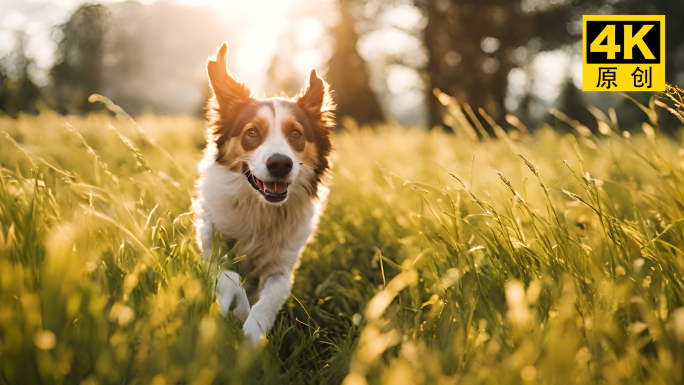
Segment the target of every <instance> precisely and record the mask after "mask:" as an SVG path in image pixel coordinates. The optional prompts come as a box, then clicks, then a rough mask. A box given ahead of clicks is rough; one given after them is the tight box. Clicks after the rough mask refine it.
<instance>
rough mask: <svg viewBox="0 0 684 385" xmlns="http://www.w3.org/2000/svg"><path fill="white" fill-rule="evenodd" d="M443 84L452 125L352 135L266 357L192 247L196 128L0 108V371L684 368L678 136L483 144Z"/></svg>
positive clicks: (497, 373) (298, 379) (213, 377)
mask: <svg viewBox="0 0 684 385" xmlns="http://www.w3.org/2000/svg"><path fill="white" fill-rule="evenodd" d="M440 98H441V100H442V101H443V103H445V104H446V105H448V106H450V107H451V109H450V111H451V113H452V115H449V116H448V117H447V119H446V121H447V123H449V124H450V125H452V126H453V127H454V130H455V134H448V133H444V132H440V131H438V130H434V131H431V132H426V131H422V130H414V129H411V130H409V129H402V128H400V127H397V126H394V125H392V124H387V125H384V126H378V127H376V128H374V129H372V130H371V129H355V128H354V127H353V125H349V127H348V128H347V130H345V131H342V132H340V133H339V135H338V136H337V141H336V147H337V150H338V151H337V154H336V155H335V158H334V174H335V176H334V186H333V188H332V192H331V195H330V202H329V205H328V207H327V211H326V212H325V215H324V217H323V218H322V221H321V225H320V229H319V232H318V235H317V237H316V239H315V241H314V242H313V243H312V244H310V245H309V246H308V247H307V249H306V251H305V252H304V254H303V256H302V264H301V267H300V268H299V270H298V272H297V275H296V281H295V285H294V289H293V292H292V295H291V297H290V299H289V300H288V301H287V304H286V305H285V306H284V307H283V309H282V311H281V313H280V315H279V317H278V319H277V321H276V323H275V326H274V328H273V330H272V332H271V333H270V334H269V335H268V339H269V342H268V345H267V346H266V347H265V348H264V350H263V352H256V351H253V350H252V349H251V347H250V346H249V344H248V343H247V342H246V341H244V339H243V336H242V335H241V329H240V325H239V322H237V320H236V319H234V318H232V316H230V317H229V318H227V319H225V318H223V317H221V316H220V315H219V314H218V305H217V304H216V302H215V295H214V290H213V283H214V282H215V278H216V275H217V270H216V269H217V268H216V265H215V264H206V263H203V262H202V260H201V258H200V257H199V256H198V255H199V248H198V246H197V244H196V242H195V240H194V239H195V235H194V228H193V225H192V222H193V220H194V217H193V213H192V212H191V211H190V207H191V199H192V196H193V183H194V180H195V178H196V162H197V161H198V160H199V158H200V156H201V153H200V152H201V149H202V147H203V145H204V143H203V141H204V140H203V128H204V123H203V121H201V120H199V119H195V118H190V117H155V116H141V117H139V118H137V119H136V121H137V123H136V122H133V121H132V120H131V119H130V118H127V116H126V115H122V114H118V115H117V116H114V114H105V113H102V114H96V115H90V116H86V117H72V116H67V117H62V116H58V115H53V114H50V113H43V114H42V115H40V116H38V117H30V116H22V117H20V118H19V119H18V120H12V119H9V118H1V119H0V127H1V129H0V130H1V131H4V132H6V134H3V135H2V137H0V165H1V166H2V170H1V171H0V172H1V175H2V178H0V229H1V231H0V384H63V383H65V384H154V385H161V384H171V383H188V384H210V383H227V384H252V383H266V384H286V383H297V384H300V383H301V384H304V383H305V384H338V383H344V384H347V385H362V384H366V383H368V384H393V385H395V384H396V385H401V384H475V383H483V384H518V383H530V384H532V383H540V384H542V383H543V384H570V383H572V384H585V383H606V384H607V383H625V384H626V383H653V384H656V383H657V384H678V383H682V382H684V281H683V279H684V223H683V222H684V149H683V148H682V144H681V143H678V142H677V141H676V140H675V139H672V138H668V137H664V136H661V135H659V133H658V124H657V123H658V122H657V117H656V115H655V113H654V112H653V110H652V108H654V107H643V111H644V114H643V118H644V124H643V125H640V126H638V127H636V129H635V128H634V127H629V129H630V130H631V135H628V134H626V133H624V132H623V129H627V127H619V122H618V120H617V118H616V117H615V116H614V113H610V112H608V111H606V112H605V114H603V113H601V112H600V111H597V110H595V111H593V112H594V113H595V115H596V117H597V120H598V121H599V126H598V127H599V132H592V131H591V130H589V129H588V128H586V127H584V126H582V125H579V124H578V123H577V122H574V121H572V120H570V119H568V118H567V117H565V116H564V115H562V113H560V112H554V113H555V114H556V116H557V117H558V118H559V119H558V125H559V127H561V126H563V128H564V129H566V130H572V133H570V134H559V133H558V131H557V130H554V129H552V128H551V127H549V126H546V127H542V128H540V129H538V130H536V131H535V132H534V134H530V133H529V132H527V131H526V130H525V128H524V127H522V126H520V125H518V127H519V128H518V129H515V128H511V127H509V129H510V130H509V131H508V133H506V132H504V131H503V129H501V128H500V127H495V128H494V132H495V133H496V137H492V138H490V139H487V138H479V139H478V135H477V132H478V131H479V130H480V128H479V127H470V126H469V125H467V123H466V122H465V120H464V117H463V116H462V115H461V113H460V112H459V111H461V110H460V109H459V108H457V105H456V102H455V101H453V100H450V99H449V98H448V97H447V96H446V95H441V96H440ZM110 108H111V109H113V110H114V111H115V112H116V108H115V107H113V106H110ZM636 108H638V107H637V106H635V109H636ZM510 121H511V122H513V123H516V122H515V121H514V120H510ZM223 253H225V251H223V250H221V251H220V253H219V254H218V255H217V257H220V256H221V255H223ZM214 261H215V259H214Z"/></svg>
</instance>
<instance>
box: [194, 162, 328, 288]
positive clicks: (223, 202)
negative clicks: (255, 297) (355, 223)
mask: <svg viewBox="0 0 684 385" xmlns="http://www.w3.org/2000/svg"><path fill="white" fill-rule="evenodd" d="M208 157H209V158H208V159H206V160H205V161H203V162H202V164H201V165H200V168H201V170H200V171H201V173H202V175H203V176H202V179H201V181H200V186H199V191H200V198H199V201H198V202H197V203H198V207H196V209H198V211H199V214H200V215H199V217H200V219H201V220H202V221H203V222H204V223H206V224H207V226H202V227H200V229H201V230H200V231H201V232H208V233H207V234H201V235H202V240H203V241H204V240H205V239H206V240H207V241H210V240H211V238H210V237H211V236H212V234H211V233H210V232H211V225H212V224H213V227H214V229H216V231H218V232H219V234H221V237H222V238H223V239H224V240H227V239H231V238H234V239H237V240H238V241H239V244H238V252H239V253H240V254H241V255H242V254H244V255H246V256H247V259H246V262H247V265H248V266H249V269H250V270H258V274H259V276H260V277H261V278H262V279H266V278H268V277H269V276H270V275H272V274H274V273H278V272H284V271H287V270H292V269H293V268H294V267H295V266H296V264H297V260H298V257H299V254H300V253H301V251H302V249H303V248H304V246H305V245H306V243H307V241H308V240H309V238H310V237H311V235H312V234H313V232H314V230H315V228H316V225H317V223H318V215H319V212H320V210H321V209H322V203H323V202H324V199H325V195H327V194H326V193H327V192H324V191H320V192H321V193H323V194H322V195H323V196H321V195H318V196H317V197H316V198H314V197H311V196H309V195H308V194H307V193H306V191H305V190H304V189H303V188H301V187H298V186H293V188H292V191H291V192H290V196H289V198H288V200H287V202H285V203H284V204H282V205H280V206H275V205H269V204H266V203H264V202H261V201H260V199H259V197H258V196H257V195H256V194H255V192H254V191H253V189H252V187H251V186H250V185H249V183H247V181H246V180H245V177H244V175H242V174H239V173H236V172H232V171H229V170H228V169H226V168H225V167H224V166H222V165H220V164H218V163H216V162H215V161H214V160H213V159H211V156H208ZM321 187H323V186H321ZM319 190H320V189H319ZM261 284H263V282H261ZM261 284H260V285H259V286H261Z"/></svg>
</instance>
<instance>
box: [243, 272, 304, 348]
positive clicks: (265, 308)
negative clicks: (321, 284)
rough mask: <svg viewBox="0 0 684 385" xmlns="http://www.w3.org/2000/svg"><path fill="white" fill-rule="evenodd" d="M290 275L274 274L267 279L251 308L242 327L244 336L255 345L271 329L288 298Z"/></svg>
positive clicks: (290, 287) (290, 285) (290, 284)
mask: <svg viewBox="0 0 684 385" xmlns="http://www.w3.org/2000/svg"><path fill="white" fill-rule="evenodd" d="M291 289H292V273H291V272H290V273H287V274H276V275H272V276H270V277H268V278H267V279H266V282H265V283H264V288H263V290H262V291H261V293H259V301H258V302H257V303H256V304H255V305H254V307H252V310H251V311H250V313H249V317H248V318H247V322H245V324H244V325H243V326H242V330H243V331H244V332H245V335H246V336H247V337H248V338H249V339H250V340H252V343H254V344H255V345H256V344H257V342H258V341H259V337H260V336H261V335H262V334H266V333H267V332H268V331H269V330H271V328H272V327H273V323H274V322H275V318H276V316H277V315H278V312H279V311H280V308H281V307H282V306H283V304H284V303H285V300H287V297H289V296H290V290H291Z"/></svg>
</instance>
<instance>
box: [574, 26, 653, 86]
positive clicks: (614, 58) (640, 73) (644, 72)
mask: <svg viewBox="0 0 684 385" xmlns="http://www.w3.org/2000/svg"><path fill="white" fill-rule="evenodd" d="M582 69H583V74H582V90H584V91H665V16H662V15H640V16H629V15H610V16H609V15H584V17H583V20H582Z"/></svg>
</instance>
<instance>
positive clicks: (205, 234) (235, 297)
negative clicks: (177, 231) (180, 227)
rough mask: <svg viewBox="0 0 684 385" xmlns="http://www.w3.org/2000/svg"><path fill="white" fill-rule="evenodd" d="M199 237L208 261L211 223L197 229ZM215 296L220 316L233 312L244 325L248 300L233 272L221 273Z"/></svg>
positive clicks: (212, 234) (211, 235)
mask: <svg viewBox="0 0 684 385" xmlns="http://www.w3.org/2000/svg"><path fill="white" fill-rule="evenodd" d="M199 235H200V243H201V244H202V245H201V246H202V252H203V254H204V260H205V261H209V260H210V259H211V251H212V245H213V241H214V228H213V226H212V225H211V223H209V222H205V223H204V224H203V225H202V226H201V227H200V229H199ZM216 294H217V295H218V302H219V305H220V306H221V310H220V312H221V314H222V315H223V316H224V317H225V316H227V315H228V312H229V311H230V310H233V315H235V316H236V317H237V318H238V319H239V320H240V321H241V322H242V323H244V322H245V320H246V319H247V316H248V315H249V299H247V293H245V289H244V288H243V287H242V285H241V284H240V275H239V274H238V273H236V272H234V271H222V272H221V274H220V275H219V277H218V282H217V284H216Z"/></svg>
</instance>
